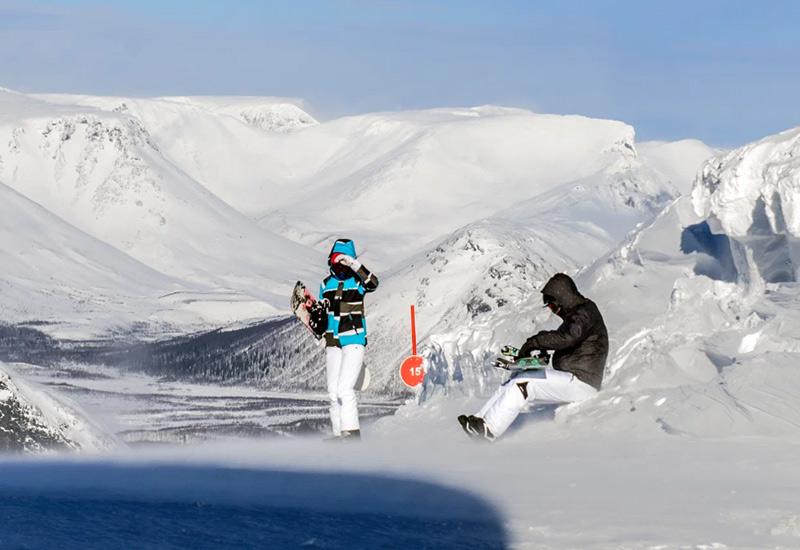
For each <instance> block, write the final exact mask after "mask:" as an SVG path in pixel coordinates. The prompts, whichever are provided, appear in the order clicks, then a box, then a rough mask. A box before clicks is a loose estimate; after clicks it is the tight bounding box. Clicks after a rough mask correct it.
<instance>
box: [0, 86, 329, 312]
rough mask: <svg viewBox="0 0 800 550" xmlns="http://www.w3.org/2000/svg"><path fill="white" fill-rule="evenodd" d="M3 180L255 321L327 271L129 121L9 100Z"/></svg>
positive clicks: (11, 96) (0, 161)
mask: <svg viewBox="0 0 800 550" xmlns="http://www.w3.org/2000/svg"><path fill="white" fill-rule="evenodd" d="M220 116H222V117H223V118H224V117H227V116H228V115H220ZM241 125H242V126H245V125H246V124H245V122H241ZM252 131H254V132H256V131H257V132H261V130H252ZM0 181H2V182H3V183H4V184H6V185H8V186H9V187H11V188H13V189H14V190H15V191H17V192H18V193H19V194H21V195H23V196H25V197H26V198H28V199H30V200H32V201H34V202H36V203H38V204H39V205H41V206H42V207H44V208H46V209H47V210H48V211H49V212H50V213H52V214H54V215H55V216H57V217H58V218H61V219H62V220H64V221H66V222H68V223H69V224H70V225H72V226H74V227H75V228H77V229H78V230H80V231H82V232H84V233H87V234H89V235H91V236H93V237H95V238H96V239H98V240H101V241H103V242H105V243H107V244H109V245H111V246H113V247H115V248H116V249H118V250H119V251H121V252H123V253H125V254H127V255H129V256H130V257H132V258H134V259H135V260H138V261H139V262H141V263H143V264H145V265H146V266H147V267H149V268H150V269H151V270H155V271H158V272H159V273H160V274H162V279H166V278H171V279H180V280H181V281H183V282H184V284H183V286H184V287H185V288H189V289H195V290H197V289H199V290H201V291H203V292H206V293H208V292H213V293H215V294H216V295H217V296H222V295H228V296H230V299H223V300H212V301H215V302H217V304H218V308H225V307H227V306H225V302H237V303H242V302H249V303H255V302H260V303H261V305H260V306H258V307H256V308H253V307H248V308H246V309H247V310H248V311H247V312H246V316H247V317H252V316H253V315H252V313H253V312H256V313H257V315H258V316H263V315H266V314H270V313H272V314H274V313H277V312H279V311H282V310H283V308H284V305H283V304H284V303H285V296H286V295H287V294H288V292H289V290H290V289H291V284H292V283H293V281H294V280H295V278H296V277H298V276H299V277H303V276H305V275H307V274H309V273H311V270H312V266H313V265H315V264H319V263H321V260H320V258H319V256H318V255H317V254H316V253H315V252H313V251H311V250H309V249H308V248H307V247H304V246H302V245H299V244H296V243H293V242H291V241H289V240H287V239H285V238H283V237H280V236H278V235H276V234H274V233H271V232H270V231H268V230H266V229H264V228H262V227H260V226H258V225H257V224H256V223H255V222H254V221H253V220H251V219H250V218H248V217H247V216H245V215H244V214H242V213H240V212H239V211H237V210H235V209H234V208H233V207H231V206H230V205H228V204H227V203H225V202H224V201H223V200H221V199H220V198H219V197H217V196H215V195H214V194H212V193H211V192H210V191H209V190H208V189H206V188H205V187H203V186H202V185H201V184H200V183H199V182H197V181H196V180H194V179H193V178H192V177H190V176H189V175H188V174H186V173H185V172H183V171H182V170H181V169H180V168H179V167H177V166H176V165H175V164H174V163H173V162H171V160H170V159H168V158H166V157H165V156H164V155H163V154H162V152H161V150H160V149H159V146H158V144H157V143H156V142H155V141H154V140H153V138H152V136H151V135H150V133H149V132H148V130H147V129H146V128H145V127H144V126H143V125H142V123H141V121H140V120H139V119H137V118H135V117H132V116H130V115H127V114H125V113H123V112H114V111H101V110H98V109H95V108H92V107H84V106H75V105H66V104H54V103H50V102H46V101H44V100H41V99H36V98H32V97H29V96H25V95H22V94H17V93H13V92H1V93H0ZM2 207H3V208H4V209H5V208H9V209H10V208H12V206H11V205H10V204H3V205H2ZM9 215H10V214H9ZM25 230H26V229H25V226H19V227H17V228H15V231H16V232H19V233H21V234H24V232H25ZM39 238H44V237H43V236H42V235H41V234H40V235H39ZM110 256H111V257H112V258H113V255H110ZM112 262H113V259H112ZM51 268H52V266H43V269H51ZM106 268H107V269H112V268H113V266H111V267H110V266H106ZM164 276H166V277H164ZM161 286H162V287H163V286H167V287H168V288H169V285H161ZM86 290H87V291H91V289H86ZM121 290H122V292H121V293H122V294H125V292H124V289H121ZM150 297H151V298H155V297H156V296H150ZM179 301H180V300H179ZM233 309H236V307H234V308H233ZM140 313H141V312H140ZM217 317H218V318H220V316H217ZM221 318H225V319H227V320H228V322H230V321H231V320H236V319H237V318H239V319H240V318H242V315H241V311H240V312H235V313H233V314H223V315H222V316H221Z"/></svg>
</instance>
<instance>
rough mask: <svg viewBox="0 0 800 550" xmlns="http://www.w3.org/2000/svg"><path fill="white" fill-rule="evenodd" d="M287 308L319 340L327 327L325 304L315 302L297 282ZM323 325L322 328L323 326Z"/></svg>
mask: <svg viewBox="0 0 800 550" xmlns="http://www.w3.org/2000/svg"><path fill="white" fill-rule="evenodd" d="M289 306H290V307H291V309H292V313H294V315H295V317H297V318H298V319H300V322H301V323H303V324H304V325H305V326H306V328H308V330H310V331H311V333H312V334H313V335H314V337H315V338H316V339H317V340H319V339H320V338H322V335H323V334H325V330H326V329H327V328H328V327H327V320H328V316H327V311H326V310H327V308H326V307H325V302H320V301H319V300H317V299H316V298H315V297H314V295H313V294H311V292H310V291H309V290H308V289H307V288H306V285H304V284H303V283H302V282H301V281H297V283H295V285H294V290H292V296H291V299H290V300H289ZM323 325H324V326H323Z"/></svg>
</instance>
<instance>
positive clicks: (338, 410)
mask: <svg viewBox="0 0 800 550" xmlns="http://www.w3.org/2000/svg"><path fill="white" fill-rule="evenodd" d="M326 354H327V355H326V367H327V372H328V396H329V397H330V399H331V409H330V410H331V426H332V427H333V434H334V435H340V434H341V433H342V431H350V430H358V429H359V427H358V400H357V399H356V390H355V385H356V382H357V381H358V377H359V375H360V374H361V366H362V364H363V363H364V346H362V345H360V344H350V345H349V346H343V347H341V348H337V347H329V348H327V349H326Z"/></svg>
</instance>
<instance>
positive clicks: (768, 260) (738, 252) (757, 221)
mask: <svg viewBox="0 0 800 550" xmlns="http://www.w3.org/2000/svg"><path fill="white" fill-rule="evenodd" d="M692 198H693V200H694V207H695V210H696V211H697V213H698V215H700V216H702V217H703V218H706V219H707V220H708V223H709V225H710V228H711V230H712V231H713V232H715V233H724V234H726V235H728V236H729V237H730V238H731V239H733V241H734V242H735V243H736V246H734V247H733V256H734V260H735V262H736V265H737V268H738V269H739V274H740V276H742V277H744V278H748V279H750V280H755V281H766V282H786V281H797V280H798V278H800V129H798V128H795V129H793V130H788V131H786V132H782V133H780V134H777V135H774V136H770V137H767V138H764V139H762V140H761V141H758V142H755V143H752V144H750V145H747V146H745V147H742V148H740V149H737V150H735V151H732V152H730V153H729V154H727V155H725V156H723V157H720V158H718V159H716V160H715V161H714V162H711V163H709V164H707V165H706V166H705V168H704V169H703V172H702V174H699V175H698V180H697V185H695V188H694V191H693V193H692Z"/></svg>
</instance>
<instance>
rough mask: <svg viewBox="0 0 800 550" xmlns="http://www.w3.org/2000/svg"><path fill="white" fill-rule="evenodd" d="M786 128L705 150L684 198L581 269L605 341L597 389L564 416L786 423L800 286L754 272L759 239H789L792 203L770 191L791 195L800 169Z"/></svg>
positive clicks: (689, 427)
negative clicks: (723, 150) (603, 372)
mask: <svg viewBox="0 0 800 550" xmlns="http://www.w3.org/2000/svg"><path fill="white" fill-rule="evenodd" d="M796 137H797V131H796V130H795V131H790V132H784V133H782V134H778V135H777V136H771V137H769V138H765V139H764V140H761V141H759V142H757V143H754V144H750V145H747V146H745V147H742V148H741V149H738V150H736V151H733V152H731V153H729V154H728V155H725V156H724V157H720V158H717V159H714V160H711V161H709V162H708V163H707V164H706V165H705V167H704V169H703V170H702V172H701V174H699V175H698V178H697V181H696V184H695V188H694V192H693V199H694V200H692V199H690V198H689V197H683V198H681V199H679V200H678V201H676V202H675V203H674V204H672V205H671V206H670V207H669V208H667V209H666V210H665V211H664V212H663V213H662V214H661V215H660V216H659V217H658V218H657V219H656V220H655V221H654V222H653V223H652V224H649V225H648V226H646V227H644V228H642V229H641V230H639V231H638V232H636V233H635V234H633V235H632V236H631V238H630V239H628V241H627V242H626V243H624V244H623V245H622V246H621V247H620V248H619V249H618V250H616V251H615V252H613V253H611V254H610V255H608V256H607V257H605V258H603V259H602V260H600V261H598V262H596V263H595V264H594V265H593V266H591V267H590V268H588V269H587V270H585V271H584V272H583V273H582V275H581V278H580V283H581V284H582V285H583V286H584V287H585V288H587V294H588V295H589V296H592V298H595V299H596V300H597V301H598V303H600V304H602V307H603V311H604V313H605V315H606V319H607V322H608V325H609V332H610V334H611V335H612V353H611V356H610V358H609V364H608V365H609V366H608V370H607V380H606V388H607V389H606V390H605V391H604V392H603V395H602V396H601V397H600V398H598V399H597V400H594V401H593V402H590V403H587V404H585V405H582V406H580V407H575V408H573V412H575V413H579V414H575V415H574V417H575V418H576V421H579V422H593V423H597V422H602V423H604V424H606V425H608V426H610V427H612V429H617V428H620V427H625V426H627V427H631V426H637V427H639V428H642V426H649V427H650V428H652V429H660V430H664V431H666V432H668V433H686V434H692V435H704V436H712V435H713V436H721V435H726V434H731V435H732V434H739V435H741V434H761V435H763V434H777V435H780V434H797V432H798V430H800V408H798V406H797V399H796V396H797V395H798V394H800V371H798V369H797V364H798V361H800V288H798V286H797V283H796V282H794V280H793V279H792V278H791V277H786V279H784V280H783V281H781V280H777V279H776V278H773V279H772V281H771V282H770V280H769V278H767V277H764V278H763V279H762V278H761V276H760V275H759V273H761V274H764V273H775V271H772V269H773V268H774V266H775V265H776V264H775V262H774V261H772V259H773V258H770V257H769V254H768V252H775V250H776V249H777V250H778V252H781V251H782V252H783V253H784V257H790V256H789V253H790V252H791V250H792V246H793V242H794V241H793V239H794V236H793V233H792V229H791V228H792V224H791V222H790V221H789V220H791V219H792V218H791V216H792V215H793V213H794V212H795V211H796V209H792V208H791V206H789V208H786V206H783V207H782V205H791V204H792V202H791V201H792V200H793V195H792V193H793V192H794V189H795V188H796V182H797V181H798V174H800V165H798V164H797V163H796V162H795V160H794V155H793V154H792V153H791V151H792V150H793V149H794V148H795V147H796ZM766 200H769V201H770V202H769V203H768V204H769V205H770V206H771V209H768V208H765V201H766ZM759 203H761V206H758V205H759ZM754 209H755V210H756V211H757V212H758V210H759V209H760V210H761V218H760V219H759V218H758V217H756V218H753V217H752V216H751V213H752V211H753V210H754ZM769 219H772V220H781V221H779V222H778V224H777V225H771V224H770V223H769V222H768V221H767V220H769ZM754 222H755V223H754ZM754 226H755V229H754ZM765 241H769V243H770V244H769V246H765ZM776 244H777V245H778V246H776ZM765 258H767V260H765ZM788 265H789V267H790V266H791V265H792V264H788ZM783 273H785V274H791V270H790V269H789V268H787V269H786V270H785V271H783ZM765 279H766V281H765ZM632 304H635V307H634V306H633V305H632Z"/></svg>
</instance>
